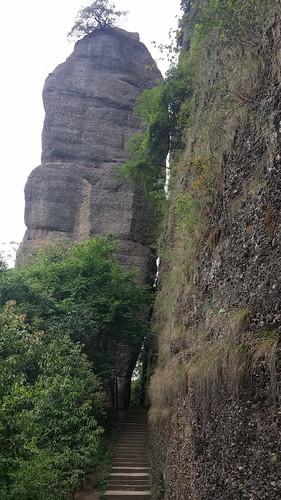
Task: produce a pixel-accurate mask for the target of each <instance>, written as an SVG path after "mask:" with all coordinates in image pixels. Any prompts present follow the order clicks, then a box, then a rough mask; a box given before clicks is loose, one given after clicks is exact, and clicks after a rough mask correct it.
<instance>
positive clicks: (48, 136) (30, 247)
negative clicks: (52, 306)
mask: <svg viewBox="0 0 281 500" xmlns="http://www.w3.org/2000/svg"><path fill="white" fill-rule="evenodd" d="M160 79H161V74H160V72H159V71H158V69H157V67H156V64H155V63H154V61H153V59H152V58H151V56H150V54H149V52H148V51H147V49H146V47H145V46H144V45H143V44H142V43H141V42H140V41H139V37H138V35H137V34H134V33H127V32H126V31H123V30H120V29H117V28H107V29H104V30H101V31H97V32H95V33H93V34H91V35H87V36H85V37H84V38H83V39H82V40H80V41H78V42H77V43H76V46H75V49H74V52H73V53H72V54H71V55H70V57H69V58H68V59H67V60H66V62H65V63H63V64H61V65H59V66H58V67H57V68H56V69H55V70H54V72H53V73H51V74H50V75H49V76H48V78H47V80H46V83H45V87H44V92H43V100H44V107H45V111H46V117H45V123H44V129H43V135H42V165H41V166H39V167H37V168H36V169H35V170H33V172H32V173H31V175H30V176H29V178H28V181H27V184H26V188H25V200H26V206H25V222H26V226H27V231H26V234H25V236H24V240H23V242H22V244H21V247H20V250H19V254H18V262H19V263H21V262H23V261H24V259H25V258H26V257H27V256H28V255H33V254H34V253H36V250H37V249H38V248H40V247H42V246H43V245H45V244H47V243H49V242H56V241H76V240H85V239H88V238H91V237H92V236H94V235H108V234H110V233H111V234H114V235H116V236H117V237H118V239H119V243H120V244H119V259H120V261H121V263H122V264H124V266H125V267H127V268H136V269H138V270H139V279H140V281H141V282H151V281H152V279H153V275H154V271H155V258H154V255H153V252H152V250H151V248H150V245H151V242H152V220H151V214H150V209H149V206H148V203H147V201H146V199H145V196H144V192H143V190H142V189H141V188H140V187H137V186H133V185H129V184H128V183H126V182H124V181H123V180H121V179H120V178H119V177H118V175H117V171H118V167H119V166H121V165H122V164H123V163H125V162H126V161H127V160H128V159H129V153H128V149H127V146H128V140H129V139H130V137H131V136H132V135H134V134H135V133H137V132H138V131H140V130H141V123H140V121H139V120H138V118H137V117H136V116H135V114H134V111H133V109H134V106H135V103H136V99H137V97H138V96H139V95H140V93H141V92H142V91H143V90H145V89H147V88H150V87H152V86H154V85H155V84H156V83H157V82H158V81H159V80H160ZM127 354H128V355H127V356H125V358H126V359H125V360H124V359H122V362H121V361H120V367H119V372H120V379H119V385H120V387H119V395H120V402H121V404H124V399H126V400H127V399H128V391H129V385H128V384H129V379H130V375H131V372H132V369H133V367H134V364H135V360H136V357H137V355H138V352H137V351H134V352H131V353H127ZM123 357H124V356H123Z"/></svg>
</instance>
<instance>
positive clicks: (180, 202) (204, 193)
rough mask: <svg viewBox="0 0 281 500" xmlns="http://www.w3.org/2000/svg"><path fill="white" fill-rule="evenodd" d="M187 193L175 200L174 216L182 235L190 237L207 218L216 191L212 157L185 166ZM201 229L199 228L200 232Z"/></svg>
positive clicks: (200, 157) (214, 162)
mask: <svg viewBox="0 0 281 500" xmlns="http://www.w3.org/2000/svg"><path fill="white" fill-rule="evenodd" d="M185 170H186V172H187V175H188V177H189V185H188V189H187V191H184V192H183V193H180V194H179V195H178V196H177V198H176V200H175V208H174V211H175V216H176V221H177V224H178V225H179V227H181V229H182V231H183V232H184V233H187V234H188V235H192V234H194V232H195V229H196V228H198V226H199V225H200V224H201V226H202V224H203V222H204V220H205V219H206V218H207V217H208V214H209V211H210V209H211V207H212V204H213V201H214V196H215V193H216V190H217V181H218V175H217V163H216V160H215V158H214V157H213V156H211V155H210V156H199V157H197V158H194V159H193V160H192V161H189V162H188V163H186V164H185ZM202 229H203V227H201V230H202Z"/></svg>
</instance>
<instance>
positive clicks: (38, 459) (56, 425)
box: [0, 302, 103, 500]
mask: <svg viewBox="0 0 281 500" xmlns="http://www.w3.org/2000/svg"><path fill="white" fill-rule="evenodd" d="M14 309H15V304H14V302H10V303H8V304H7V305H6V306H5V307H4V308H3V310H2V312H1V313H0V443H1V453H0V497H1V499H3V500H6V499H7V500H30V498H33V499H35V500H41V499H42V498H44V499H46V500H55V499H56V500H57V499H63V498H65V495H66V494H67V493H69V492H71V491H72V490H73V489H74V488H77V487H78V486H79V484H80V481H81V478H82V477H83V474H84V471H85V469H86V468H87V466H89V465H90V464H91V463H93V462H94V460H95V456H96V454H97V451H98V446H99V441H100V435H101V432H102V429H101V428H100V427H99V426H98V423H97V417H99V416H100V414H101V411H102V401H103V392H102V389H101V385H100V382H99V381H98V379H97V377H96V376H95V375H94V373H93V371H92V369H91V366H90V363H89V361H88V360H87V358H86V356H85V355H84V354H82V352H81V347H79V346H78V345H75V344H74V343H73V342H72V341H71V340H70V338H69V337H68V336H67V335H65V334H63V335H62V334H61V333H60V334H59V335H58V334H57V333H56V332H52V333H46V332H38V331H36V330H34V328H33V326H32V323H31V324H27V323H26V318H25V316H24V315H18V314H16V313H15V310H14Z"/></svg>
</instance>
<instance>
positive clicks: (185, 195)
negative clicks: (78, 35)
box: [150, 1, 281, 500]
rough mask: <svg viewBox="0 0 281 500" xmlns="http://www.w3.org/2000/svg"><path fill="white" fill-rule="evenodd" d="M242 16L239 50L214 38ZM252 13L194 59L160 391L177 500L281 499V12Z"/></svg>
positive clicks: (169, 238)
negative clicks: (245, 27) (247, 27)
mask: <svg viewBox="0 0 281 500" xmlns="http://www.w3.org/2000/svg"><path fill="white" fill-rule="evenodd" d="M202 3H203V2H202ZM238 3H239V5H240V6H241V5H242V2H237V4H238ZM249 3H250V2H249ZM228 6H231V8H232V9H233V10H232V11H230V13H231V16H230V21H229V26H230V28H231V29H232V30H233V31H232V35H231V38H230V39H228V38H227V37H228V36H229V33H230V30H228V31H226V32H225V33H224V37H222V36H220V37H217V33H218V32H217V31H216V29H217V26H218V25H215V27H214V22H215V21H214V20H216V19H218V21H219V22H221V24H220V26H219V29H221V26H227V22H228V19H227V7H228ZM211 8H215V7H214V4H213V5H212V7H210V9H211ZM243 8H244V12H243V14H242V13H241V10H239V9H238V11H237V8H236V10H235V2H234V3H233V2H224V8H223V9H222V11H219V13H218V12H217V11H211V14H212V16H211V17H210V19H209V23H208V24H206V25H205V34H204V36H205V38H204V37H203V36H202V31H201V39H199V42H198V38H197V46H196V49H194V50H196V61H194V60H192V54H191V55H190V54H186V55H185V54H183V57H184V56H186V58H187V59H185V64H186V66H187V67H188V64H190V61H191V63H192V70H193V73H192V74H191V76H193V75H194V67H195V71H196V78H195V83H194V86H193V88H192V90H191V91H190V94H192V92H193V97H191V99H190V100H189V101H188V106H186V105H185V106H186V107H185V109H187V110H188V111H190V110H191V113H190V114H189V115H188V114H186V115H185V117H186V121H185V124H186V126H187V129H186V131H185V135H184V143H185V150H184V152H182V154H181V156H180V160H179V161H177V160H174V161H173V163H172V182H171V194H170V200H171V201H170V206H169V210H168V213H167V217H166V228H165V233H164V235H163V240H162V251H161V253H162V269H161V272H160V275H161V279H160V287H159V288H160V290H159V293H158V298H157V301H156V307H155V314H154V317H155V327H156V328H157V330H158V331H159V349H158V363H157V369H156V371H155V374H154V376H153V378H152V383H151V397H152V409H151V412H150V418H151V423H152V424H153V428H154V436H155V454H154V466H155V477H156V483H157V486H158V497H159V498H161V499H162V498H165V499H166V500H172V499H175V500H186V499H187V498H189V499H192V500H194V499H198V500H199V499H202V500H203V499H204V500H206V499H210V500H213V499H217V500H225V499H231V500H236V499H243V498H245V499H246V498H247V499H250V498H251V499H256V498H268V499H278V498H280V487H281V468H280V414H281V413H280V408H281V407H280V404H281V399H280V395H281V385H280V379H281V357H280V334H281V301H280V273H281V268H280V262H281V242H280V224H281V219H280V207H281V205H280V204H281V196H280V180H281V160H280V159H281V135H280V123H281V122H280V120H281V101H280V93H281V71H280V68H281V65H280V61H281V59H280V55H281V36H280V3H279V2H275V1H269V2H267V4H266V11H264V4H263V2H256V4H255V12H254V11H253V10H250V11H249V12H248V13H247V2H244V3H243ZM247 15H248V16H249V19H251V29H250V30H249V31H247V30H245V31H244V32H243V33H242V31H241V32H239V29H241V25H243V23H244V25H246V24H247V23H248V25H249V26H250V24H249V22H248V21H247V18H246V16H247ZM216 16H217V17H216ZM219 16H224V17H219ZM243 16H245V18H244V17H243ZM237 20H239V24H240V26H239V25H238V22H237ZM235 22H237V25H236V24H235ZM206 33H207V34H206ZM220 35H221V32H220ZM200 40H203V41H200ZM222 40H224V41H225V43H223V42H222ZM200 43H201V45H200ZM188 76H190V75H188ZM175 153H177V151H175ZM174 156H175V155H174ZM178 156H179V155H178Z"/></svg>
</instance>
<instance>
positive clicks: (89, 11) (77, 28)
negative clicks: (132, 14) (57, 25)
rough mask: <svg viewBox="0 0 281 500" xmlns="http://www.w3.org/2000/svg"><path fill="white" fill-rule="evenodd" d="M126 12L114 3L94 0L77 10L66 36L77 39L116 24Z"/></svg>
mask: <svg viewBox="0 0 281 500" xmlns="http://www.w3.org/2000/svg"><path fill="white" fill-rule="evenodd" d="M126 14H127V12H126V11H122V10H116V6H115V4H112V3H109V1H108V0H95V1H94V2H92V3H91V4H90V5H88V7H85V8H84V9H80V10H79V11H78V13H77V16H76V19H75V22H74V25H73V26H72V28H71V30H70V32H69V33H68V37H69V38H75V39H77V38H80V37H82V36H84V35H89V34H91V33H93V32H95V31H98V30H103V29H105V28H109V27H112V26H116V25H117V22H118V20H119V18H120V17H122V16H125V15H126Z"/></svg>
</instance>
